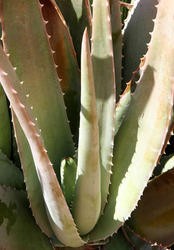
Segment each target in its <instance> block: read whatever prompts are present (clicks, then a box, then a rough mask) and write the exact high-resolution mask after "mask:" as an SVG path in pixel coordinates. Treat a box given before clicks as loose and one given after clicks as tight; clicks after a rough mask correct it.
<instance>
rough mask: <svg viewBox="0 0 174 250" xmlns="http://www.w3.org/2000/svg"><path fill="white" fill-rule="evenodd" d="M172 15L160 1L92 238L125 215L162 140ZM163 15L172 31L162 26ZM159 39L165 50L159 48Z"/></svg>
mask: <svg viewBox="0 0 174 250" xmlns="http://www.w3.org/2000/svg"><path fill="white" fill-rule="evenodd" d="M170 3H171V6H173V2H172V1H171V2H170ZM172 17H173V14H172V9H170V11H168V10H167V8H166V6H165V1H160V5H159V7H158V15H157V19H156V24H155V28H154V32H153V35H152V40H151V44H150V47H149V51H148V53H147V55H146V60H145V64H144V66H143V69H142V72H143V74H142V76H141V79H140V82H139V84H138V86H137V88H136V91H135V93H134V95H133V96H132V100H131V103H130V107H129V112H128V113H127V115H126V117H125V119H124V121H123V123H122V125H121V127H120V129H119V131H118V133H117V134H116V136H115V144H114V158H113V164H114V165H113V174H112V176H111V183H112V185H110V190H109V191H110V195H109V197H108V203H107V204H106V207H105V210H104V215H103V216H101V218H100V220H99V222H98V223H97V226H96V228H95V229H94V231H93V232H92V233H91V235H90V238H91V239H102V238H104V237H106V236H107V235H110V234H112V233H113V232H114V231H116V230H117V229H118V227H119V225H120V224H121V223H123V222H124V221H125V220H126V219H127V218H128V217H129V216H130V213H131V212H132V211H133V210H134V209H135V206H136V204H137V202H138V200H139V198H140V196H141V195H142V192H143V189H144V188H145V186H146V184H147V182H148V179H149V178H150V176H151V174H152V171H153V169H154V167H155V165H156V163H157V160H158V158H159V155H160V153H161V150H162V148H163V144H164V143H165V137H166V135H167V132H168V129H169V127H170V124H171V118H172V113H173V110H172V107H173V78H172V77H173V63H174V62H173V60H174V56H173V53H174V48H173V39H174V38H173V36H171V34H172V35H173V33H172V29H173V26H174V22H173V20H172ZM166 20H167V23H168V24H169V23H170V25H169V26H170V28H171V30H170V29H169V28H168V29H165V28H164V26H165V24H166ZM161 44H163V46H164V47H163V48H165V49H163V50H161ZM164 82H165V84H164ZM161 104H162V105H161Z"/></svg>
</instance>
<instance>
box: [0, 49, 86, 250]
mask: <svg viewBox="0 0 174 250" xmlns="http://www.w3.org/2000/svg"><path fill="white" fill-rule="evenodd" d="M0 58H1V60H0V82H1V84H2V86H3V89H4V91H5V93H6V95H7V97H8V99H9V101H10V104H11V106H12V109H13V110H14V112H15V114H16V117H17V118H18V121H19V123H20V125H21V128H22V129H23V131H24V133H25V136H26V138H27V140H28V143H29V145H30V149H31V152H32V155H33V160H34V163H35V171H36V173H37V176H38V179H39V182H40V185H41V189H42V194H43V198H44V202H45V207H46V211H47V215H48V218H49V221H50V224H51V226H52V229H53V231H54V233H55V235H56V236H57V238H58V239H59V240H60V241H61V242H62V243H63V244H65V245H67V246H71V247H78V246H81V245H83V244H84V241H83V240H82V239H81V238H80V236H79V234H78V232H77V229H76V227H75V224H74V221H73V218H72V216H71V213H70V211H69V208H68V206H67V204H66V201H65V198H64V196H63V193H62V190H61V188H60V185H59V182H58V180H57V177H56V174H55V172H54V169H53V166H52V164H51V162H50V159H49V157H48V154H47V151H46V149H45V148H44V146H43V141H42V138H41V136H40V132H39V130H38V128H37V125H36V124H35V123H34V121H33V120H32V117H31V116H30V114H29V113H28V111H27V109H26V108H25V106H24V105H23V103H21V101H20V96H21V95H20V93H18V92H17V91H16V90H15V88H14V86H16V84H15V83H17V82H18V83H19V82H20V81H19V79H18V78H17V75H16V74H15V73H16V72H15V71H14V69H13V67H12V65H11V64H10V62H9V61H8V58H7V57H6V54H5V53H4V52H3V50H2V48H1V49H0Z"/></svg>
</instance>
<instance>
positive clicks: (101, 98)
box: [91, 0, 116, 209]
mask: <svg viewBox="0 0 174 250" xmlns="http://www.w3.org/2000/svg"><path fill="white" fill-rule="evenodd" d="M91 55H92V61H93V70H94V84H95V92H96V102H97V116H98V124H99V140H100V165H101V183H102V187H101V190H102V209H103V208H104V206H105V203H106V200H107V195H108V188H109V183H110V174H111V166H112V149H113V137H114V122H115V117H114V116H115V96H116V94H115V75H114V62H113V47H112V35H111V23H110V5H109V0H103V1H101V0H94V1H93V27H92V45H91Z"/></svg>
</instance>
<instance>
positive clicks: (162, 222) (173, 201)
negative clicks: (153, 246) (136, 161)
mask: <svg viewBox="0 0 174 250" xmlns="http://www.w3.org/2000/svg"><path fill="white" fill-rule="evenodd" d="M173 190H174V170H170V171H168V172H165V173H163V174H162V175H160V176H158V177H156V178H154V179H153V180H152V181H150V182H149V184H148V186H147V187H146V189H145V190H144V193H143V196H142V198H141V200H140V201H139V203H138V207H137V208H136V210H135V211H134V212H133V213H132V216H131V218H130V219H129V221H128V225H129V226H130V227H131V228H132V229H133V230H134V231H135V232H136V233H138V234H139V235H141V236H142V237H144V238H146V239H147V240H149V241H151V242H152V243H155V242H157V243H159V244H162V245H163V246H170V245H172V244H173V243H174V240H173V234H174V192H173Z"/></svg>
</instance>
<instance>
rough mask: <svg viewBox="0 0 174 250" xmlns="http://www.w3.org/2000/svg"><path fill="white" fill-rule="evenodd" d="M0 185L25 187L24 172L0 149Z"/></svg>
mask: <svg viewBox="0 0 174 250" xmlns="http://www.w3.org/2000/svg"><path fill="white" fill-rule="evenodd" d="M0 185H6V186H10V187H13V188H17V189H23V188H24V180H23V175H22V172H21V171H20V170H19V169H18V168H17V167H16V166H15V165H14V164H13V163H12V162H11V161H10V160H9V159H8V158H7V156H6V155H4V154H3V153H2V152H1V151H0Z"/></svg>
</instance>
